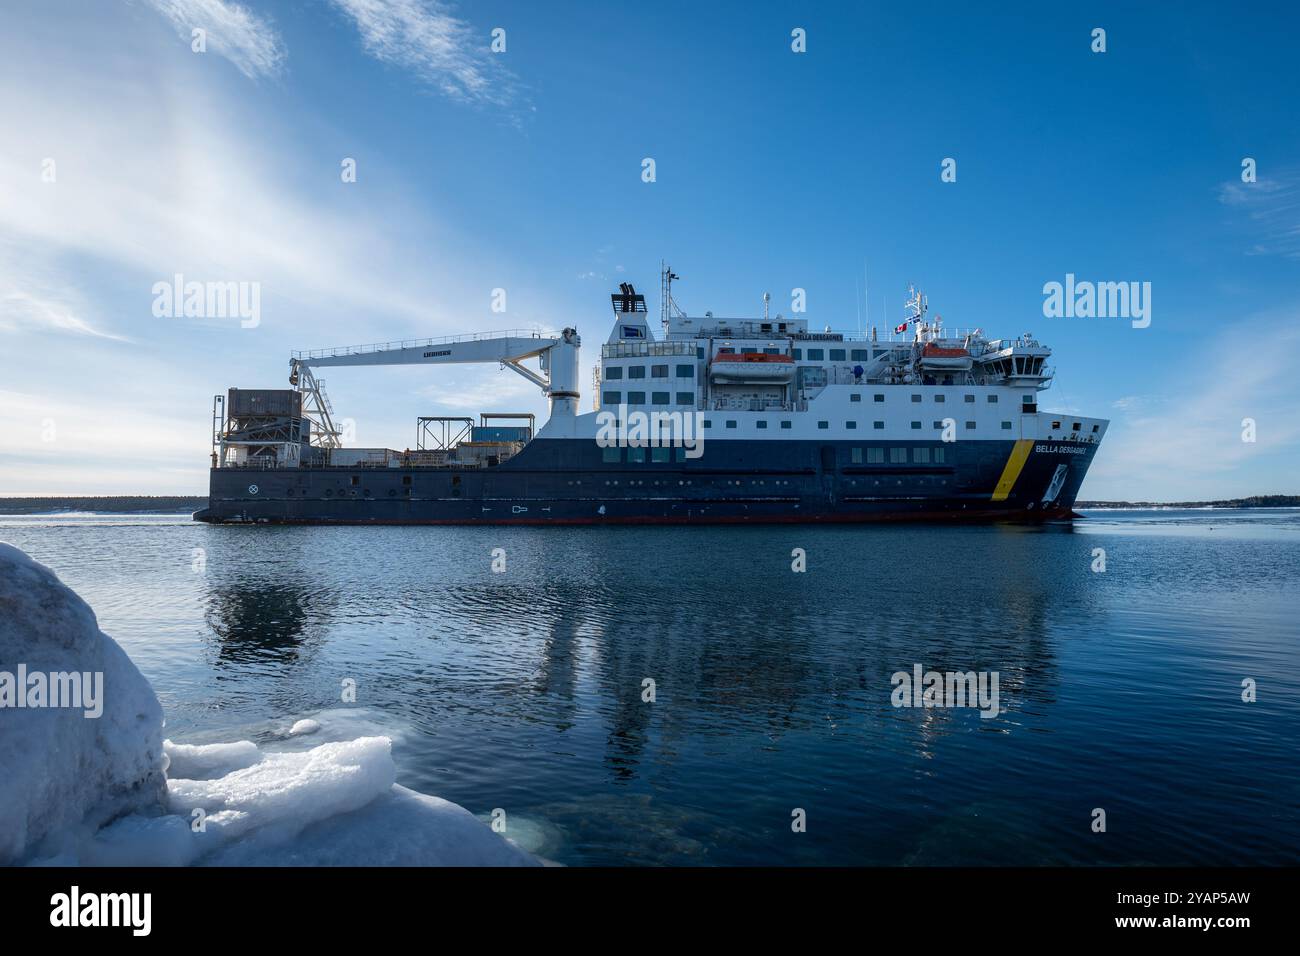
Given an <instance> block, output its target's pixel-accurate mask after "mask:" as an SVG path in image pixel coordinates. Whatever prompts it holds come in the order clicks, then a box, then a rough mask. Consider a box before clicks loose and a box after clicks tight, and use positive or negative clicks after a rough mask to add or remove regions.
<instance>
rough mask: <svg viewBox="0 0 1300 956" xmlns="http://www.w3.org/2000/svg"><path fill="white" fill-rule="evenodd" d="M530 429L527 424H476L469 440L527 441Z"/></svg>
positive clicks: (529, 436)
mask: <svg viewBox="0 0 1300 956" xmlns="http://www.w3.org/2000/svg"><path fill="white" fill-rule="evenodd" d="M531 437H532V429H531V428H529V427H528V426H527V425H523V426H517V425H477V426H475V428H474V431H473V434H472V435H471V436H470V440H471V441H528V439H529V438H531Z"/></svg>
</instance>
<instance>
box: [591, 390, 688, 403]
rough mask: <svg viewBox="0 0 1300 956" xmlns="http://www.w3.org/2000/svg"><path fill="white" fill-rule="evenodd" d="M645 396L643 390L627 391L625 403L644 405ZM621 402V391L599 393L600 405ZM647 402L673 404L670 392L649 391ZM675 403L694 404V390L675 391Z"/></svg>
mask: <svg viewBox="0 0 1300 956" xmlns="http://www.w3.org/2000/svg"><path fill="white" fill-rule="evenodd" d="M645 396H646V393H645V392H628V393H627V403H628V404H629V405H645V404H647V402H646V400H645ZM622 403H623V393H622V392H601V393H600V404H602V405H607V406H609V405H621V404H622ZM649 404H651V405H671V404H673V402H672V398H671V393H670V392H651V393H650V401H649ZM677 404H678V405H694V404H695V393H694V392H678V393H677Z"/></svg>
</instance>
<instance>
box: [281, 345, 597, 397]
mask: <svg viewBox="0 0 1300 956" xmlns="http://www.w3.org/2000/svg"><path fill="white" fill-rule="evenodd" d="M581 344H582V340H581V339H580V338H578V332H577V329H572V328H568V329H564V330H563V331H562V332H561V333H559V334H558V335H555V334H545V333H541V332H528V331H522V332H521V331H513V332H477V333H473V334H470V335H458V336H450V337H447V338H441V339H419V340H415V341H402V342H382V343H379V344H376V345H354V346H346V347H343V348H336V349H318V350H316V351H311V352H294V353H293V357H292V358H290V360H289V369H290V371H289V381H290V383H292V384H294V385H297V386H298V387H299V388H306V389H311V388H313V387H315V386H316V384H317V383H316V381H315V379H314V377H313V376H312V374H311V370H312V369H316V368H354V367H360V366H374V365H458V364H470V363H484V362H488V363H498V364H500V365H501V366H503V367H505V368H508V369H510V370H511V371H514V372H518V373H519V374H520V375H522V376H523V377H524V378H526V379H528V380H529V381H530V382H532V383H533V384H534V385H536V386H537V387H538V388H540V389H541V390H542V391H543V392H545V393H546V394H547V395H548V396H549V397H550V399H551V415H552V416H555V415H557V414H560V415H575V414H577V410H578V399H579V392H578V350H579V348H580V347H581ZM530 358H536V359H537V360H538V364H539V366H540V368H541V372H542V374H538V373H537V372H535V371H533V370H532V369H530V368H526V367H525V366H523V365H521V364H520V363H521V362H523V361H526V360H527V359H530ZM321 401H322V402H323V396H321Z"/></svg>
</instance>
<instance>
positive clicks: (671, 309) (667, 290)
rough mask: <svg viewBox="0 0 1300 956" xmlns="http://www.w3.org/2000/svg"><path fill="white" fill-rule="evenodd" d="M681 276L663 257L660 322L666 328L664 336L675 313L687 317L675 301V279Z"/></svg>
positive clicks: (661, 262)
mask: <svg viewBox="0 0 1300 956" xmlns="http://www.w3.org/2000/svg"><path fill="white" fill-rule="evenodd" d="M680 278H681V276H679V275H678V274H677V273H675V272H673V270H672V266H669V265H667V264H666V263H665V262H664V260H662V259H660V260H659V322H660V324H661V325H662V326H663V329H664V338H667V337H668V326H669V320H670V319H671V318H672V317H673V316H674V315H680V316H681V317H682V318H686V313H685V312H683V311H682V310H681V309H680V308H678V306H677V303H676V302H674V301H673V280H674V279H680Z"/></svg>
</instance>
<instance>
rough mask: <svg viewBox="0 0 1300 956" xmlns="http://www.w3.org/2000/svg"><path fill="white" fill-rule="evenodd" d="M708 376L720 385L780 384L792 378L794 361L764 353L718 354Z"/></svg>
mask: <svg viewBox="0 0 1300 956" xmlns="http://www.w3.org/2000/svg"><path fill="white" fill-rule="evenodd" d="M709 375H710V376H711V377H712V379H713V381H715V382H718V383H721V384H738V385H739V384H746V383H750V382H753V383H775V384H781V383H784V382H789V381H791V380H792V379H793V378H794V359H793V358H791V357H790V356H789V355H769V354H768V353H766V352H719V353H718V354H717V355H715V356H713V361H712V362H711V363H710V365H709Z"/></svg>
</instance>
